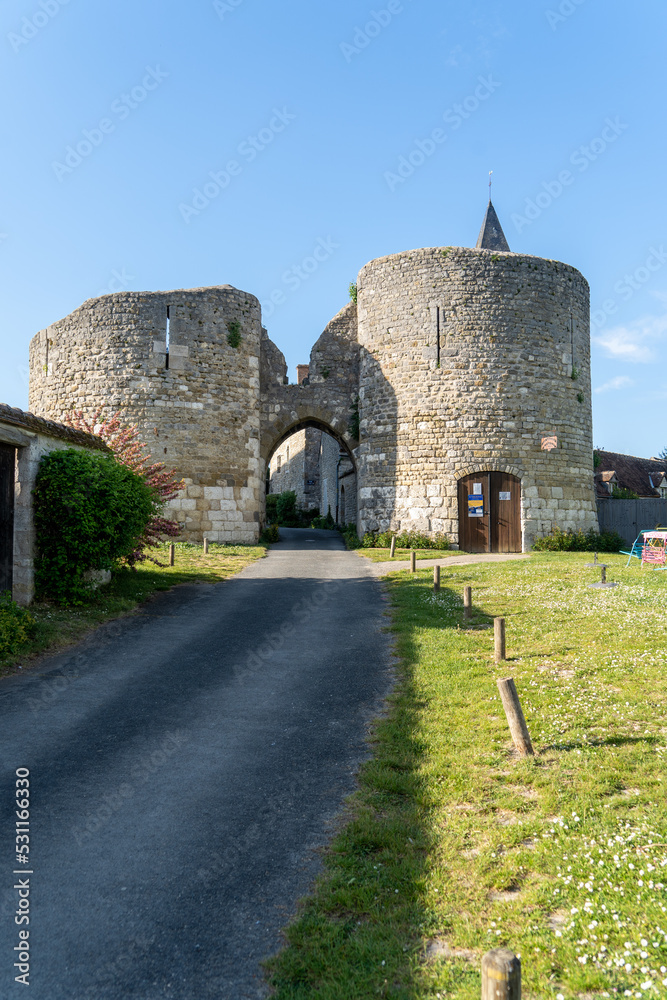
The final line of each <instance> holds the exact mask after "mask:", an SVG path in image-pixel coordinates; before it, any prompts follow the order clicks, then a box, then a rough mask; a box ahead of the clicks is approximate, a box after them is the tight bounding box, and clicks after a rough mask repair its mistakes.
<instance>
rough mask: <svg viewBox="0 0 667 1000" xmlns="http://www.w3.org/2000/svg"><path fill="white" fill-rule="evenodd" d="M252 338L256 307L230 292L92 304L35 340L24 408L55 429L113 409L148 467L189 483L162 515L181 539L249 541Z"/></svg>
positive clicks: (254, 375)
mask: <svg viewBox="0 0 667 1000" xmlns="http://www.w3.org/2000/svg"><path fill="white" fill-rule="evenodd" d="M167 309H169V364H168V367H167V354H166V332H167ZM234 334H239V335H240V341H239V343H238V346H233V343H230V339H231V340H232V342H234V340H235V337H234ZM230 335H231V337H230ZM260 339H261V321H260V306H259V302H258V300H257V299H256V298H255V297H254V296H253V295H249V294H247V293H246V292H242V291H239V290H238V289H236V288H232V287H231V286H230V285H223V286H220V287H214V288H204V289H188V290H176V291H171V292H149V293H133V292H123V293H119V294H115V295H105V296H103V297H102V298H97V299H90V300H89V301H87V302H85V303H84V304H83V305H82V306H81V307H80V308H79V309H77V310H76V311H75V312H73V313H72V314H71V315H70V316H68V317H66V318H65V319H63V320H61V321H60V322H58V323H54V324H53V325H52V326H50V327H49V328H48V329H47V330H42V331H40V333H38V334H37V335H36V336H35V337H34V338H33V339H32V341H31V344H30V408H31V409H32V410H33V411H34V412H35V413H39V414H41V415H44V416H48V417H50V418H52V419H54V420H60V421H61V420H63V419H64V417H65V416H66V414H67V413H68V412H70V411H72V410H79V409H80V410H83V411H84V413H85V414H86V415H88V416H90V415H91V414H92V413H94V412H95V411H96V410H97V409H98V408H99V407H103V409H104V412H105V413H106V414H110V413H113V412H115V411H116V410H122V413H123V418H124V419H125V420H126V421H127V422H128V423H136V424H137V425H138V426H139V429H140V431H141V434H142V438H143V440H145V441H146V443H147V445H148V448H149V450H150V452H151V454H152V456H153V459H154V460H155V461H158V460H159V461H164V462H165V463H166V464H167V467H175V468H176V470H177V471H178V473H179V474H180V475H182V476H184V477H185V479H186V489H185V491H184V492H183V494H182V496H181V497H180V498H178V499H177V500H175V501H174V502H173V504H172V505H171V506H170V507H168V508H167V509H166V516H168V517H173V518H174V519H175V520H177V521H179V523H180V524H181V526H182V537H183V538H184V539H186V540H201V538H202V535H205V536H207V537H208V538H209V539H211V540H214V541H218V540H219V541H239V542H252V541H255V540H256V539H257V537H258V532H259V511H260V508H261V503H262V500H263V483H262V482H261V478H260V477H261V475H262V470H261V460H260V447H259V438H260V413H259V359H260Z"/></svg>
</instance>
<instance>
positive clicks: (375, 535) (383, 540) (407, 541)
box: [361, 531, 450, 551]
mask: <svg viewBox="0 0 667 1000" xmlns="http://www.w3.org/2000/svg"><path fill="white" fill-rule="evenodd" d="M393 534H394V533H393V531H380V532H378V531H367V532H366V534H365V535H364V537H363V538H362V540H361V545H362V546H363V547H364V548H365V549H388V548H389V547H390V545H391V539H392V536H393ZM449 544H450V543H449V538H448V537H447V535H443V534H442V532H436V533H435V534H434V535H432V536H431V535H425V534H424V533H423V532H422V531H402V532H401V533H400V534H398V535H396V548H398V549H438V550H441V551H444V550H445V549H448V548H449Z"/></svg>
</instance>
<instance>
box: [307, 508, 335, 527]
mask: <svg viewBox="0 0 667 1000" xmlns="http://www.w3.org/2000/svg"><path fill="white" fill-rule="evenodd" d="M310 526H311V528H325V529H326V530H327V531H335V530H336V528H337V524H336V522H335V521H334V519H333V517H332V516H331V507H329V508H327V514H326V517H319V516H318V517H314V518H313V519H312V521H311V522H310Z"/></svg>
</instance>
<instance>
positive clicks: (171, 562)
mask: <svg viewBox="0 0 667 1000" xmlns="http://www.w3.org/2000/svg"><path fill="white" fill-rule="evenodd" d="M175 555H176V546H175V545H174V543H173V542H172V543H171V545H170V546H169V565H170V566H173V565H174V556H175Z"/></svg>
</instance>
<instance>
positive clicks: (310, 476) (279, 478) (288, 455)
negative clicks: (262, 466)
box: [265, 418, 357, 526]
mask: <svg viewBox="0 0 667 1000" xmlns="http://www.w3.org/2000/svg"><path fill="white" fill-rule="evenodd" d="M265 487H266V488H265V495H271V494H277V493H283V492H285V491H287V490H291V491H293V492H294V493H295V494H296V498H297V508H298V509H299V510H300V511H301V512H303V518H304V520H306V521H307V520H308V519H309V518H313V517H316V516H318V515H319V516H321V517H326V516H327V515H328V514H330V515H331V518H333V520H334V522H335V523H336V524H337V525H339V526H343V525H344V524H346V523H348V522H350V521H353V522H354V523H356V494H357V465H356V461H355V458H354V455H353V453H352V451H351V449H350V448H349V446H348V444H347V442H346V441H345V440H344V439H343V438H342V437H341V435H340V434H338V433H336V431H335V430H334V428H332V427H331V426H330V425H329V424H327V423H326V422H324V421H322V420H319V419H317V418H307V419H301V420H298V421H295V422H294V423H293V424H292V425H291V426H290V427H289V428H287V429H286V430H284V431H283V432H282V433H281V434H280V436H279V437H278V439H277V440H276V442H275V444H273V446H272V447H271V449H270V450H269V453H268V457H267V461H266V478H265Z"/></svg>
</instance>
